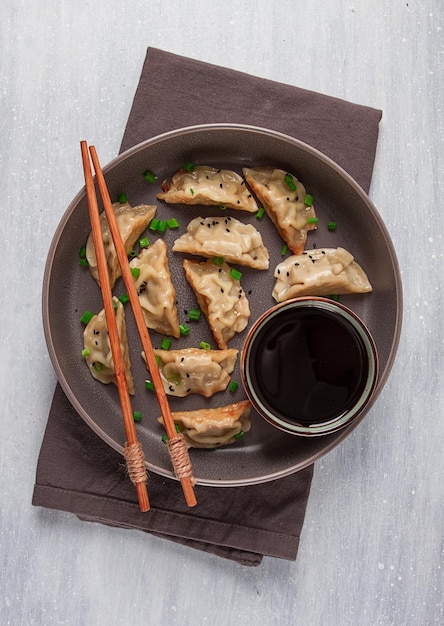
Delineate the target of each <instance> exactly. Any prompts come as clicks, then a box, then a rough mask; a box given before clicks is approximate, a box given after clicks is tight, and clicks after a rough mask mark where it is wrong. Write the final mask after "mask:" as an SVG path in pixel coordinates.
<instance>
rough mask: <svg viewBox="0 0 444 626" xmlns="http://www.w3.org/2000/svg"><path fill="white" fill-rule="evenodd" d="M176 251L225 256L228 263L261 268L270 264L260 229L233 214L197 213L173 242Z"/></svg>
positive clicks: (209, 256)
mask: <svg viewBox="0 0 444 626" xmlns="http://www.w3.org/2000/svg"><path fill="white" fill-rule="evenodd" d="M173 251H174V252H187V253H189V254H196V255H199V256H204V257H207V258H212V257H216V256H220V257H223V258H224V259H225V261H228V262H229V263H238V264H239V265H247V266H248V267H253V268H254V269H258V270H266V269H268V266H269V261H268V259H269V255H268V250H267V248H266V247H265V246H264V244H263V242H262V236H261V234H260V232H259V231H258V230H257V229H256V228H255V227H254V226H252V225H251V224H243V223H242V222H240V221H239V220H237V219H235V218H234V217H230V216H227V217H206V218H205V219H204V218H202V217H196V218H195V219H194V220H191V222H190V223H189V224H188V226H187V232H186V233H185V234H184V235H181V236H180V237H179V238H178V239H176V241H175V242H174V244H173Z"/></svg>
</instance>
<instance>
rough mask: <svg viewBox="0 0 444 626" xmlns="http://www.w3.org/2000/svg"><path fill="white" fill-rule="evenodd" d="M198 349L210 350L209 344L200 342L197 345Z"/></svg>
mask: <svg viewBox="0 0 444 626" xmlns="http://www.w3.org/2000/svg"><path fill="white" fill-rule="evenodd" d="M199 348H201V349H202V350H211V346H210V344H209V343H208V342H206V341H201V342H200V344H199Z"/></svg>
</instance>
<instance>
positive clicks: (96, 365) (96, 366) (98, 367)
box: [93, 361, 103, 372]
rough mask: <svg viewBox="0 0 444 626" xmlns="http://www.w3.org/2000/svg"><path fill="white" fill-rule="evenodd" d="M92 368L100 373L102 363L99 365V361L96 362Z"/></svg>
mask: <svg viewBox="0 0 444 626" xmlns="http://www.w3.org/2000/svg"><path fill="white" fill-rule="evenodd" d="M93 367H94V369H95V370H96V372H101V371H102V370H103V363H100V361H96V362H95V363H94V365H93Z"/></svg>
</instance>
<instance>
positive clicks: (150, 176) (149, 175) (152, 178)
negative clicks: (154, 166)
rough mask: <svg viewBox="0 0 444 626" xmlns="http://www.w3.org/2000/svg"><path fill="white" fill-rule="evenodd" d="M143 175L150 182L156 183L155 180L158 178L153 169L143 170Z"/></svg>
mask: <svg viewBox="0 0 444 626" xmlns="http://www.w3.org/2000/svg"><path fill="white" fill-rule="evenodd" d="M143 177H144V179H145V180H147V181H148V182H149V183H154V181H155V180H156V179H157V176H156V175H155V174H153V172H152V171H151V170H145V171H144V172H143Z"/></svg>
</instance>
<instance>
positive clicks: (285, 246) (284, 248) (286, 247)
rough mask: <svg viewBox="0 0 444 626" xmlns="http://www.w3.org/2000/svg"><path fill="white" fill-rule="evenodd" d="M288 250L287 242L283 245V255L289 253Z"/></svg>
mask: <svg viewBox="0 0 444 626" xmlns="http://www.w3.org/2000/svg"><path fill="white" fill-rule="evenodd" d="M287 252H288V246H287V244H286V243H285V244H284V245H283V246H282V248H281V256H285V255H286V254H287Z"/></svg>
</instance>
